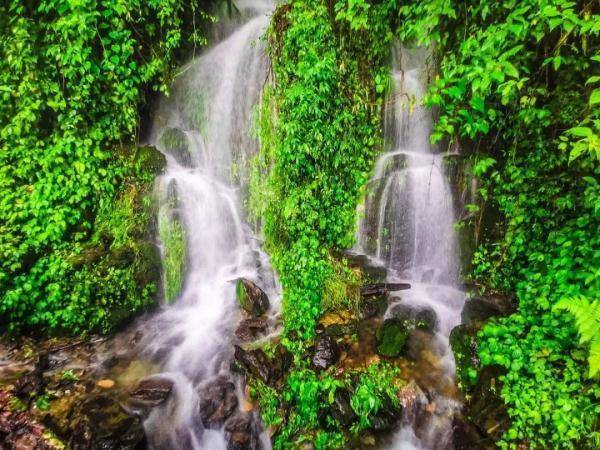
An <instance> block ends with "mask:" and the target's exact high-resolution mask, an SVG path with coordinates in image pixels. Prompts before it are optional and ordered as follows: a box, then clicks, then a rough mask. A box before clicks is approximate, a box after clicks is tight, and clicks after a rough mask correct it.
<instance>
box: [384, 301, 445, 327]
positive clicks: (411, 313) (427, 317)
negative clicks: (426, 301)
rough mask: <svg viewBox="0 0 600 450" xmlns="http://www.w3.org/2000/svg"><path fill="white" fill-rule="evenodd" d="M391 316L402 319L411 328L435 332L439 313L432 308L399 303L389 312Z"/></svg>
mask: <svg viewBox="0 0 600 450" xmlns="http://www.w3.org/2000/svg"><path fill="white" fill-rule="evenodd" d="M389 315H390V317H394V318H396V319H398V320H400V321H401V322H402V323H403V324H404V326H405V327H406V328H408V329H409V330H414V329H419V330H425V331H429V332H433V330H434V329H435V327H436V326H437V322H438V320H437V314H436V313H435V311H434V310H433V309H432V308H429V307H419V306H416V305H408V304H404V303H398V304H396V305H394V306H393V307H392V308H391V310H390V313H389Z"/></svg>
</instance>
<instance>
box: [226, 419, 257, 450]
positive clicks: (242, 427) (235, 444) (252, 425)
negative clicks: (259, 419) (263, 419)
mask: <svg viewBox="0 0 600 450" xmlns="http://www.w3.org/2000/svg"><path fill="white" fill-rule="evenodd" d="M224 429H225V439H226V440H227V450H259V449H260V441H259V434H260V430H259V428H258V426H257V424H256V422H255V420H254V418H253V416H252V413H239V414H236V415H235V416H233V417H231V418H230V419H229V420H227V422H225V427H224Z"/></svg>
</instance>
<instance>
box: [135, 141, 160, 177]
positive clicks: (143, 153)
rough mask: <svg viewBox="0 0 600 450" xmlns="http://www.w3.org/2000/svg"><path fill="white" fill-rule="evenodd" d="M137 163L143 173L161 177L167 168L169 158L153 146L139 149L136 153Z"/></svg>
mask: <svg viewBox="0 0 600 450" xmlns="http://www.w3.org/2000/svg"><path fill="white" fill-rule="evenodd" d="M135 163H136V165H137V167H139V168H140V169H141V170H142V171H144V172H146V173H151V174H153V175H160V174H162V173H163V172H164V171H165V168H166V167H167V158H166V157H165V155H164V154H162V153H161V152H159V151H158V150H157V149H156V148H155V147H153V146H151V145H145V146H143V147H138V148H137V150H136V153H135Z"/></svg>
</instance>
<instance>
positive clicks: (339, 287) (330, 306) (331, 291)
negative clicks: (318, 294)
mask: <svg viewBox="0 0 600 450" xmlns="http://www.w3.org/2000/svg"><path fill="white" fill-rule="evenodd" d="M330 264H331V269H332V270H331V275H330V276H329V277H328V278H327V279H326V280H325V283H324V286H323V298H322V300H321V309H322V311H323V312H326V311H352V312H354V313H357V314H358V308H359V304H360V300H361V297H360V284H361V283H360V281H361V280H360V275H359V274H357V273H356V272H354V271H353V270H351V269H350V268H349V267H348V266H347V265H345V263H344V262H340V261H337V260H335V259H333V258H332V259H331V260H330Z"/></svg>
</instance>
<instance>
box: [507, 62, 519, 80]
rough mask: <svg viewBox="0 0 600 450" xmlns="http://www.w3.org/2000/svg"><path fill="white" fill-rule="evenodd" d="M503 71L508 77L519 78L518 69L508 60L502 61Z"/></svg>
mask: <svg viewBox="0 0 600 450" xmlns="http://www.w3.org/2000/svg"><path fill="white" fill-rule="evenodd" d="M504 71H505V72H506V74H507V75H508V76H509V77H513V78H519V71H518V70H517V68H516V67H515V66H513V65H512V64H511V63H510V62H508V61H505V62H504Z"/></svg>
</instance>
